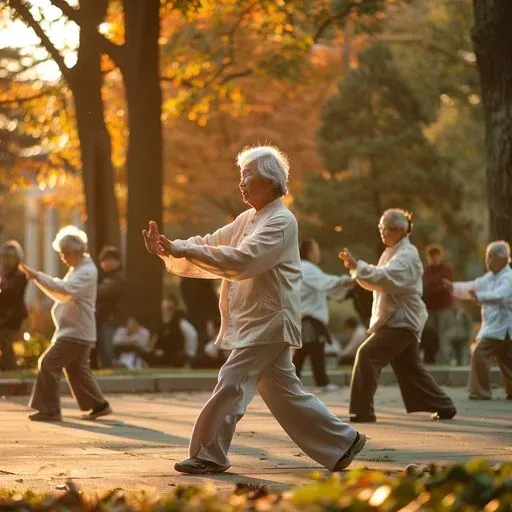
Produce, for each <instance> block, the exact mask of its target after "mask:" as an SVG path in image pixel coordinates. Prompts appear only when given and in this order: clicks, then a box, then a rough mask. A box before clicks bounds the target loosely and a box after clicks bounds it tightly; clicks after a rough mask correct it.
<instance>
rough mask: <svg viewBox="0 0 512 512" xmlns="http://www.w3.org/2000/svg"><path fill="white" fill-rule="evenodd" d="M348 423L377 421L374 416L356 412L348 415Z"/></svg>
mask: <svg viewBox="0 0 512 512" xmlns="http://www.w3.org/2000/svg"><path fill="white" fill-rule="evenodd" d="M349 421H350V423H375V422H376V421H377V417H376V416H362V415H359V414H356V415H355V416H350V420H349Z"/></svg>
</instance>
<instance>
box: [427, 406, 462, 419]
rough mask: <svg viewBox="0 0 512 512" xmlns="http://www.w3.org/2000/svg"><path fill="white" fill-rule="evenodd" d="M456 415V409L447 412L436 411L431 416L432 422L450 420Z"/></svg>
mask: <svg viewBox="0 0 512 512" xmlns="http://www.w3.org/2000/svg"><path fill="white" fill-rule="evenodd" d="M456 414H457V409H455V408H453V409H449V410H447V411H438V412H435V413H434V414H432V419H433V420H436V421H438V420H451V419H452V418H453V417H454V416H455V415H456Z"/></svg>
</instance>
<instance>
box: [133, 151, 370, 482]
mask: <svg viewBox="0 0 512 512" xmlns="http://www.w3.org/2000/svg"><path fill="white" fill-rule="evenodd" d="M238 165H239V166H240V171H241V179H240V190H241V192H242V198H243V200H244V202H245V203H247V204H248V205H250V206H251V208H250V209H248V210H246V211H245V212H243V213H242V214H240V215H239V216H238V217H237V218H236V219H235V220H234V221H233V222H232V223H230V224H228V225H227V226H224V227H222V228H220V229H219V230H217V231H215V233H213V234H211V235H206V236H204V237H201V236H196V237H192V238H189V239H188V240H174V241H171V240H168V239H167V238H166V237H165V236H163V235H159V233H158V228H157V226H156V224H155V223H154V222H152V223H150V226H149V231H147V232H146V231H144V232H143V235H144V238H145V242H146V247H147V249H148V251H149V252H151V253H153V254H157V255H158V256H160V257H161V258H162V259H163V260H164V261H165V264H166V267H167V270H168V271H169V272H173V273H175V274H177V275H180V276H183V277H200V278H203V279H216V278H219V277H220V278H222V279H223V281H222V289H221V295H220V311H221V317H222V323H221V329H220V332H219V335H218V337H217V344H218V345H220V347H221V348H224V349H228V350H231V354H230V356H229V358H228V360H227V361H226V363H225V364H224V366H223V367H222V368H221V370H220V373H219V380H218V383H217V386H216V387H215V390H214V392H213V395H212V397H211V398H210V400H209V401H208V402H207V403H206V404H205V406H204V407H203V409H202V411H201V412H200V413H199V416H198V418H197V420H196V423H195V425H194V430H193V432H192V439H191V441H190V447H189V457H190V458H189V459H188V460H185V461H183V462H179V463H177V464H176V465H175V469H176V470H177V471H180V472H182V473H193V474H202V473H220V472H223V471H226V470H227V469H228V468H229V467H230V462H229V459H228V456H227V453H228V450H229V447H230V445H231V441H232V438H233V435H234V433H235V427H236V424H237V422H238V421H239V420H240V419H241V418H242V416H243V415H244V413H245V409H246V407H247V405H248V404H249V403H250V401H251V400H252V398H253V397H254V394H255V393H256V390H257V391H258V392H259V394H260V395H261V397H262V398H263V400H264V401H265V403H266V404H267V406H268V407H269V409H270V410H271V412H272V414H273V415H274V416H275V417H276V419H277V420H278V421H279V423H280V424H281V425H282V427H283V428H284V429H285V430H286V432H287V433H288V435H289V436H290V437H291V438H292V439H293V440H294V441H295V442H296V443H297V444H298V445H299V446H300V448H302V450H304V452H306V453H307V454H308V455H309V456H310V457H312V458H313V459H315V460H316V461H318V462H319V463H320V464H322V465H323V466H325V467H327V468H328V469H330V470H334V471H337V470H341V469H344V468H346V467H347V466H348V465H349V464H350V463H351V462H352V460H353V459H354V457H355V456H356V454H357V453H358V452H359V451H361V449H362V448H363V446H364V444H365V441H366V437H365V435H364V434H358V433H357V432H356V431H355V430H354V429H353V428H352V427H351V426H350V425H347V424H346V423H343V422H342V421H340V420H339V419H338V418H337V417H336V416H334V415H333V414H332V413H330V412H329V411H328V409H327V407H326V406H325V405H324V404H323V403H322V402H321V401H320V400H318V398H316V397H315V396H314V395H311V394H308V393H305V392H304V390H303V388H302V384H301V382H300V380H299V378H298V377H297V374H296V373H295V368H294V366H293V363H292V355H291V350H290V348H291V347H300V345H301V337H300V321H301V314H300V289H301V269H300V258H299V246H298V239H297V221H296V220H295V217H294V216H293V215H292V213H291V212H290V211H289V210H288V209H287V208H286V206H285V205H284V203H283V200H282V199H281V197H282V196H284V195H285V194H286V193H287V178H288V169H289V164H288V160H287V158H286V157H285V156H284V155H283V154H282V153H281V152H280V151H279V150H278V149H277V148H274V147H269V146H263V147H256V148H252V149H247V150H245V151H243V152H242V153H240V154H239V155H238Z"/></svg>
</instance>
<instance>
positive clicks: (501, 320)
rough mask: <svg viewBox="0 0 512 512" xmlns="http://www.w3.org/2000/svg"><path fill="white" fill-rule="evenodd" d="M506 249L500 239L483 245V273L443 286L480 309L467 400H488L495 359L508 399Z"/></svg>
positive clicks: (510, 328)
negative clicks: (476, 277)
mask: <svg viewBox="0 0 512 512" xmlns="http://www.w3.org/2000/svg"><path fill="white" fill-rule="evenodd" d="M509 263H510V246H509V244H508V243H507V242H504V241H502V240H500V241H497V242H492V243H490V244H489V245H488V246H487V251H486V254H485V264H486V266H487V270H488V271H489V272H487V274H485V275H483V276H482V277H479V278H478V279H475V280H474V281H467V282H460V283H451V282H450V281H448V280H445V282H444V285H445V287H446V288H447V289H448V290H452V291H453V295H454V296H455V297H457V298H459V299H469V300H471V299H473V300H476V301H478V302H479V303H480V305H481V306H482V327H481V328H480V330H479V331H478V334H477V336H476V339H477V343H476V345H475V347H474V349H473V353H472V354H471V370H470V372H469V383H468V388H469V398H470V399H471V400H490V399H491V371H490V367H491V362H492V358H493V357H495V358H496V360H497V361H498V365H499V367H500V369H501V375H502V377H503V384H504V385H505V391H506V394H507V399H508V400H512V341H511V336H512V269H511V268H510V265H509Z"/></svg>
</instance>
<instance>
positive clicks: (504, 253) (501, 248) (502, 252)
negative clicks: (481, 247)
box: [486, 240, 510, 260]
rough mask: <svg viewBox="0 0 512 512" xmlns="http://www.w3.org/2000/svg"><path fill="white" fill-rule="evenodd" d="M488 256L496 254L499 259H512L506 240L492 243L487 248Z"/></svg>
mask: <svg viewBox="0 0 512 512" xmlns="http://www.w3.org/2000/svg"><path fill="white" fill-rule="evenodd" d="M486 252H487V254H494V255H495V256H498V257H499V258H503V259H506V260H509V259H510V245H509V243H508V242H505V240H497V241H496V242H491V243H490V244H489V245H488V246H487V250H486Z"/></svg>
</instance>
